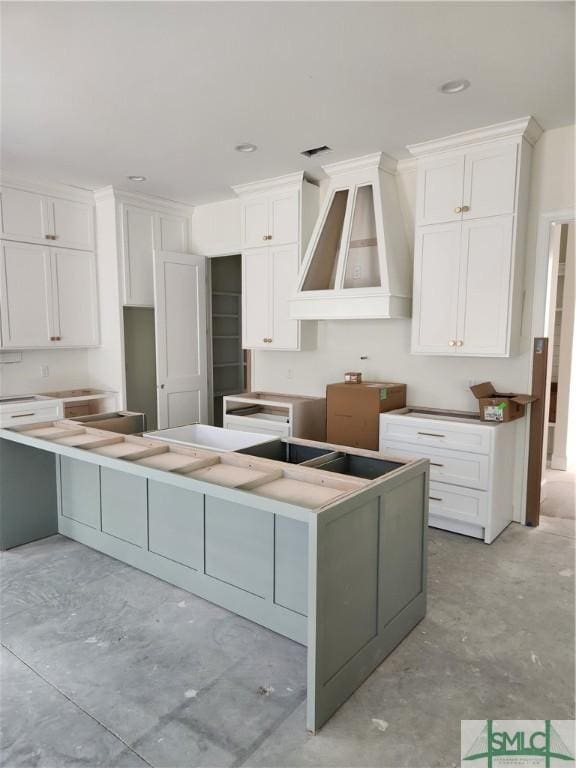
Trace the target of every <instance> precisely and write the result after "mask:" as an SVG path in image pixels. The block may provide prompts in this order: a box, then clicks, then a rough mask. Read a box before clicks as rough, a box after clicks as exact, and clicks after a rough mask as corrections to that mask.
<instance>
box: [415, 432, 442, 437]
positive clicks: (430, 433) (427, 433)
mask: <svg viewBox="0 0 576 768" xmlns="http://www.w3.org/2000/svg"><path fill="white" fill-rule="evenodd" d="M418 434H419V435H426V437H446V435H440V434H438V432H418Z"/></svg>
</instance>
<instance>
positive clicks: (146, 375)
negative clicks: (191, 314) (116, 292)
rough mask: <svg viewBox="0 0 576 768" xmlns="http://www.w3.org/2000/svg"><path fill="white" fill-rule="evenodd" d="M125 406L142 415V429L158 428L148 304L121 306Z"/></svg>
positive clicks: (151, 314) (152, 341)
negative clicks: (143, 415) (143, 425)
mask: <svg viewBox="0 0 576 768" xmlns="http://www.w3.org/2000/svg"><path fill="white" fill-rule="evenodd" d="M124 357H125V369H126V407H127V409H128V410H129V411H136V412H138V413H143V414H145V416H146V429H147V430H155V429H157V428H158V404H157V390H156V339H155V332H154V309H153V308H152V307H124Z"/></svg>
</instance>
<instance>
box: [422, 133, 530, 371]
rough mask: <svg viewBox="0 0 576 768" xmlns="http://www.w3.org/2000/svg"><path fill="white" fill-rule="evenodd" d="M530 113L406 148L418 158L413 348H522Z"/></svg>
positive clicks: (503, 352) (477, 352) (506, 351)
mask: <svg viewBox="0 0 576 768" xmlns="http://www.w3.org/2000/svg"><path fill="white" fill-rule="evenodd" d="M540 133H541V130H540V128H539V126H538V125H537V124H536V123H535V121H534V120H532V118H526V119H523V120H516V121H513V122H510V123H505V124H500V125H497V126H491V127H489V128H485V129H482V130H479V131H470V132H467V133H462V134H457V135H455V136H451V137H448V138H446V139H439V140H435V141H430V142H425V143H423V144H416V145H412V146H410V147H409V150H410V151H411V152H412V154H413V155H415V156H416V157H418V191H417V203H416V237H415V253H414V294H413V322H412V352H413V353H416V354H425V355H464V356H485V357H508V356H510V355H513V354H515V352H516V349H517V345H518V341H519V337H520V331H521V328H520V323H521V313H522V300H523V295H522V279H523V268H524V259H525V253H524V250H525V229H526V213H527V204H528V185H529V175H530V162H531V154H532V146H533V144H534V143H535V142H536V141H537V139H538V138H539V136H540Z"/></svg>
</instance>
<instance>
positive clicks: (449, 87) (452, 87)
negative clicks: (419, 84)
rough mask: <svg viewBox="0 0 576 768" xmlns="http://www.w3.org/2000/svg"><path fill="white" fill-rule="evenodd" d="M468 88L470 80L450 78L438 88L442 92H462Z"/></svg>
mask: <svg viewBox="0 0 576 768" xmlns="http://www.w3.org/2000/svg"><path fill="white" fill-rule="evenodd" d="M466 88H470V80H449V81H448V82H447V83H443V84H442V85H441V86H440V88H438V90H439V91H440V92H441V93H462V91H465V90H466Z"/></svg>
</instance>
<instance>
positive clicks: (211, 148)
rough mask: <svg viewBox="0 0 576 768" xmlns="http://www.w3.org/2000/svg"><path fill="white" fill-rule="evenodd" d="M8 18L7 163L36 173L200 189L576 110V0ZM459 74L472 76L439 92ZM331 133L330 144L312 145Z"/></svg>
mask: <svg viewBox="0 0 576 768" xmlns="http://www.w3.org/2000/svg"><path fill="white" fill-rule="evenodd" d="M2 16H3V19H2V48H3V52H2V75H3V93H2V107H3V117H2V144H3V146H2V149H3V167H4V170H5V171H7V172H12V173H18V174H21V175H24V176H26V177H28V178H45V179H50V180H55V181H56V180H57V181H61V182H64V183H71V184H75V185H80V186H84V187H88V188H97V187H101V186H105V185H108V184H114V185H117V186H119V187H122V188H128V189H134V188H136V189H137V190H138V191H141V192H146V193H149V194H156V195H160V196H163V197H167V198H171V199H174V200H181V201H185V202H190V203H201V202H208V201H212V200H217V199H223V198H227V197H231V192H230V189H229V186H230V185H231V184H238V183H241V182H245V181H251V180H256V179H260V178H266V177H269V176H275V175H280V174H284V173H289V172H292V171H296V170H301V169H304V170H307V171H310V172H311V173H312V174H315V173H316V174H317V172H318V169H319V166H320V164H321V163H326V162H334V161H336V160H341V159H345V158H348V157H355V156H358V155H362V154H366V153H368V152H374V151H377V150H384V151H386V152H388V153H390V154H392V155H394V156H397V157H403V156H405V155H406V152H405V150H404V147H405V145H406V144H408V143H411V142H417V141H421V140H425V139H431V138H435V137H439V136H444V135H447V134H450V133H454V132H456V131H461V130H466V129H470V128H477V127H481V126H483V125H488V124H491V123H495V122H500V121H503V120H509V119H513V118H517V117H523V116H525V115H533V116H534V117H535V118H536V119H537V120H538V122H539V123H540V124H541V125H542V127H543V128H544V129H550V128H555V127H558V126H562V125H567V124H569V123H573V122H574V4H573V3H571V2H507V3H501V2H469V3H460V2H422V3H420V2H413V3H410V2H408V3H407V2H382V3H372V2H366V3H357V2H337V3H332V2H315V3H312V2H254V3H250V2H230V3H228V2H212V3H210V2H207V3H203V2H198V3H196V2H174V3H173V2H111V3H97V2H96V3H91V2H62V3H60V2H39V3H36V2H30V3H27V2H4V3H2ZM460 77H465V78H467V79H469V80H470V81H471V82H472V87H471V89H470V90H468V91H466V92H465V93H463V94H460V95H458V96H446V95H443V94H440V93H439V92H438V91H437V87H438V85H439V84H440V83H442V82H444V81H447V80H453V79H455V78H460ZM240 142H253V143H255V144H257V145H258V147H259V151H258V152H256V153H254V154H252V155H241V154H239V153H237V152H235V151H234V145H236V144H238V143H240ZM321 144H328V145H330V146H331V147H332V148H333V150H334V151H333V152H331V153H330V154H329V155H324V156H322V157H321V158H317V159H316V160H308V159H306V158H304V157H302V156H301V155H300V154H299V153H300V152H301V151H302V150H304V149H307V148H309V147H314V146H317V145H321ZM129 174H143V175H145V176H147V177H148V181H147V182H146V183H145V184H139V185H135V184H134V183H131V182H127V181H126V176H127V175H129Z"/></svg>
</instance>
